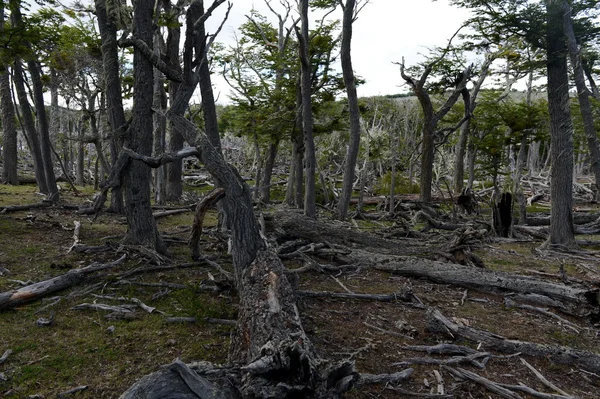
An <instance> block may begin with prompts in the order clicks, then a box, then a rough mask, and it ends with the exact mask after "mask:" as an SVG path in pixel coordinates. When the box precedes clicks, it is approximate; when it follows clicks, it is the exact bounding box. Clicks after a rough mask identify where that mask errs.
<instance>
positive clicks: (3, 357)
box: [0, 349, 13, 364]
mask: <svg viewBox="0 0 600 399" xmlns="http://www.w3.org/2000/svg"><path fill="white" fill-rule="evenodd" d="M11 353H13V351H12V349H7V350H6V351H4V353H3V354H2V356H0V364H2V363H4V362H5V361H6V359H8V357H9V356H10V354H11Z"/></svg>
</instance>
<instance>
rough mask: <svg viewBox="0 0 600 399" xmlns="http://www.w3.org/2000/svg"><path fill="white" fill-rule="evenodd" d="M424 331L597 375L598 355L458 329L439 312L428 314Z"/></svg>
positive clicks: (598, 367) (429, 312)
mask: <svg viewBox="0 0 600 399" xmlns="http://www.w3.org/2000/svg"><path fill="white" fill-rule="evenodd" d="M427 329H428V330H429V331H431V332H438V333H444V334H448V335H450V336H451V337H452V338H454V339H456V338H458V337H460V338H463V339H467V340H469V341H473V342H477V343H481V344H482V345H483V346H484V347H485V348H486V349H487V350H496V351H498V352H502V353H521V354H523V355H526V356H533V357H538V358H545V359H548V360H550V361H551V362H553V363H557V364H564V365H569V366H578V367H581V368H582V369H584V370H587V371H590V372H592V373H600V355H599V354H597V353H592V352H587V351H582V350H577V349H573V348H570V347H566V346H555V345H544V344H537V343H534V342H526V341H517V340H512V339H508V338H505V337H502V336H500V335H497V334H492V333H490V332H489V331H484V330H478V329H476V328H472V327H466V326H460V325H458V324H456V323H454V322H452V321H451V320H449V319H448V318H446V317H445V316H444V315H443V314H442V313H441V312H440V311H439V310H437V309H433V308H432V309H430V310H429V311H428V312H427Z"/></svg>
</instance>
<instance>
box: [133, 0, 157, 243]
mask: <svg viewBox="0 0 600 399" xmlns="http://www.w3.org/2000/svg"><path fill="white" fill-rule="evenodd" d="M152 13H153V3H152V2H150V1H148V0H136V1H135V2H134V15H133V31H134V34H135V35H136V36H137V37H138V38H139V39H140V40H142V41H144V42H145V43H146V44H147V45H148V46H149V47H150V48H152V39H153V37H152V36H153V35H152ZM133 70H134V82H135V83H134V84H135V86H134V95H133V109H132V115H133V118H132V121H131V127H130V129H129V131H128V133H127V136H126V142H125V145H126V147H127V148H130V149H132V150H133V151H135V152H137V153H139V154H141V155H151V154H152V131H153V129H152V97H153V96H152V95H153V91H154V90H153V82H154V79H153V65H152V63H151V62H150V61H149V60H148V59H147V58H146V57H145V56H144V55H143V54H142V53H141V51H140V50H138V49H137V48H136V49H134V52H133ZM123 177H124V178H123V183H124V186H125V213H126V215H127V226H128V231H127V234H126V236H125V238H124V242H126V243H129V244H136V245H143V246H145V247H148V248H152V249H155V250H156V251H157V252H159V253H163V254H165V253H167V248H166V246H165V244H164V243H163V241H162V238H161V236H160V234H159V232H158V229H157V226H156V222H155V220H154V218H153V217H152V209H151V208H150V178H151V174H150V167H148V166H147V165H146V164H144V163H143V162H140V161H136V160H132V161H131V162H130V163H129V165H128V167H127V168H126V169H125V171H124V176H123Z"/></svg>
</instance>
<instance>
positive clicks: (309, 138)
mask: <svg viewBox="0 0 600 399" xmlns="http://www.w3.org/2000/svg"><path fill="white" fill-rule="evenodd" d="M299 6H300V22H301V28H300V32H297V33H299V34H298V41H299V43H300V46H299V51H300V65H301V66H300V69H301V77H300V79H301V91H302V129H303V131H304V151H305V152H304V176H305V179H306V180H305V184H304V214H305V215H306V216H308V217H311V218H316V217H317V203H316V191H315V188H316V186H315V170H316V167H315V164H316V162H317V159H316V155H315V141H314V138H313V114H312V99H311V95H312V85H311V66H310V57H309V51H308V47H309V41H310V36H309V30H308V0H300V3H299Z"/></svg>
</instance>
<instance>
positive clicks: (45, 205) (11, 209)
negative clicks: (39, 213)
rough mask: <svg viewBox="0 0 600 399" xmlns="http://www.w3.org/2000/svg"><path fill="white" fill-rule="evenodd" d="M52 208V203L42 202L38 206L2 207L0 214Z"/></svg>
mask: <svg viewBox="0 0 600 399" xmlns="http://www.w3.org/2000/svg"><path fill="white" fill-rule="evenodd" d="M51 206H52V202H51V201H42V202H39V203H37V204H28V205H12V206H3V207H0V213H10V212H19V211H29V210H31V209H40V208H50V207H51Z"/></svg>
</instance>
